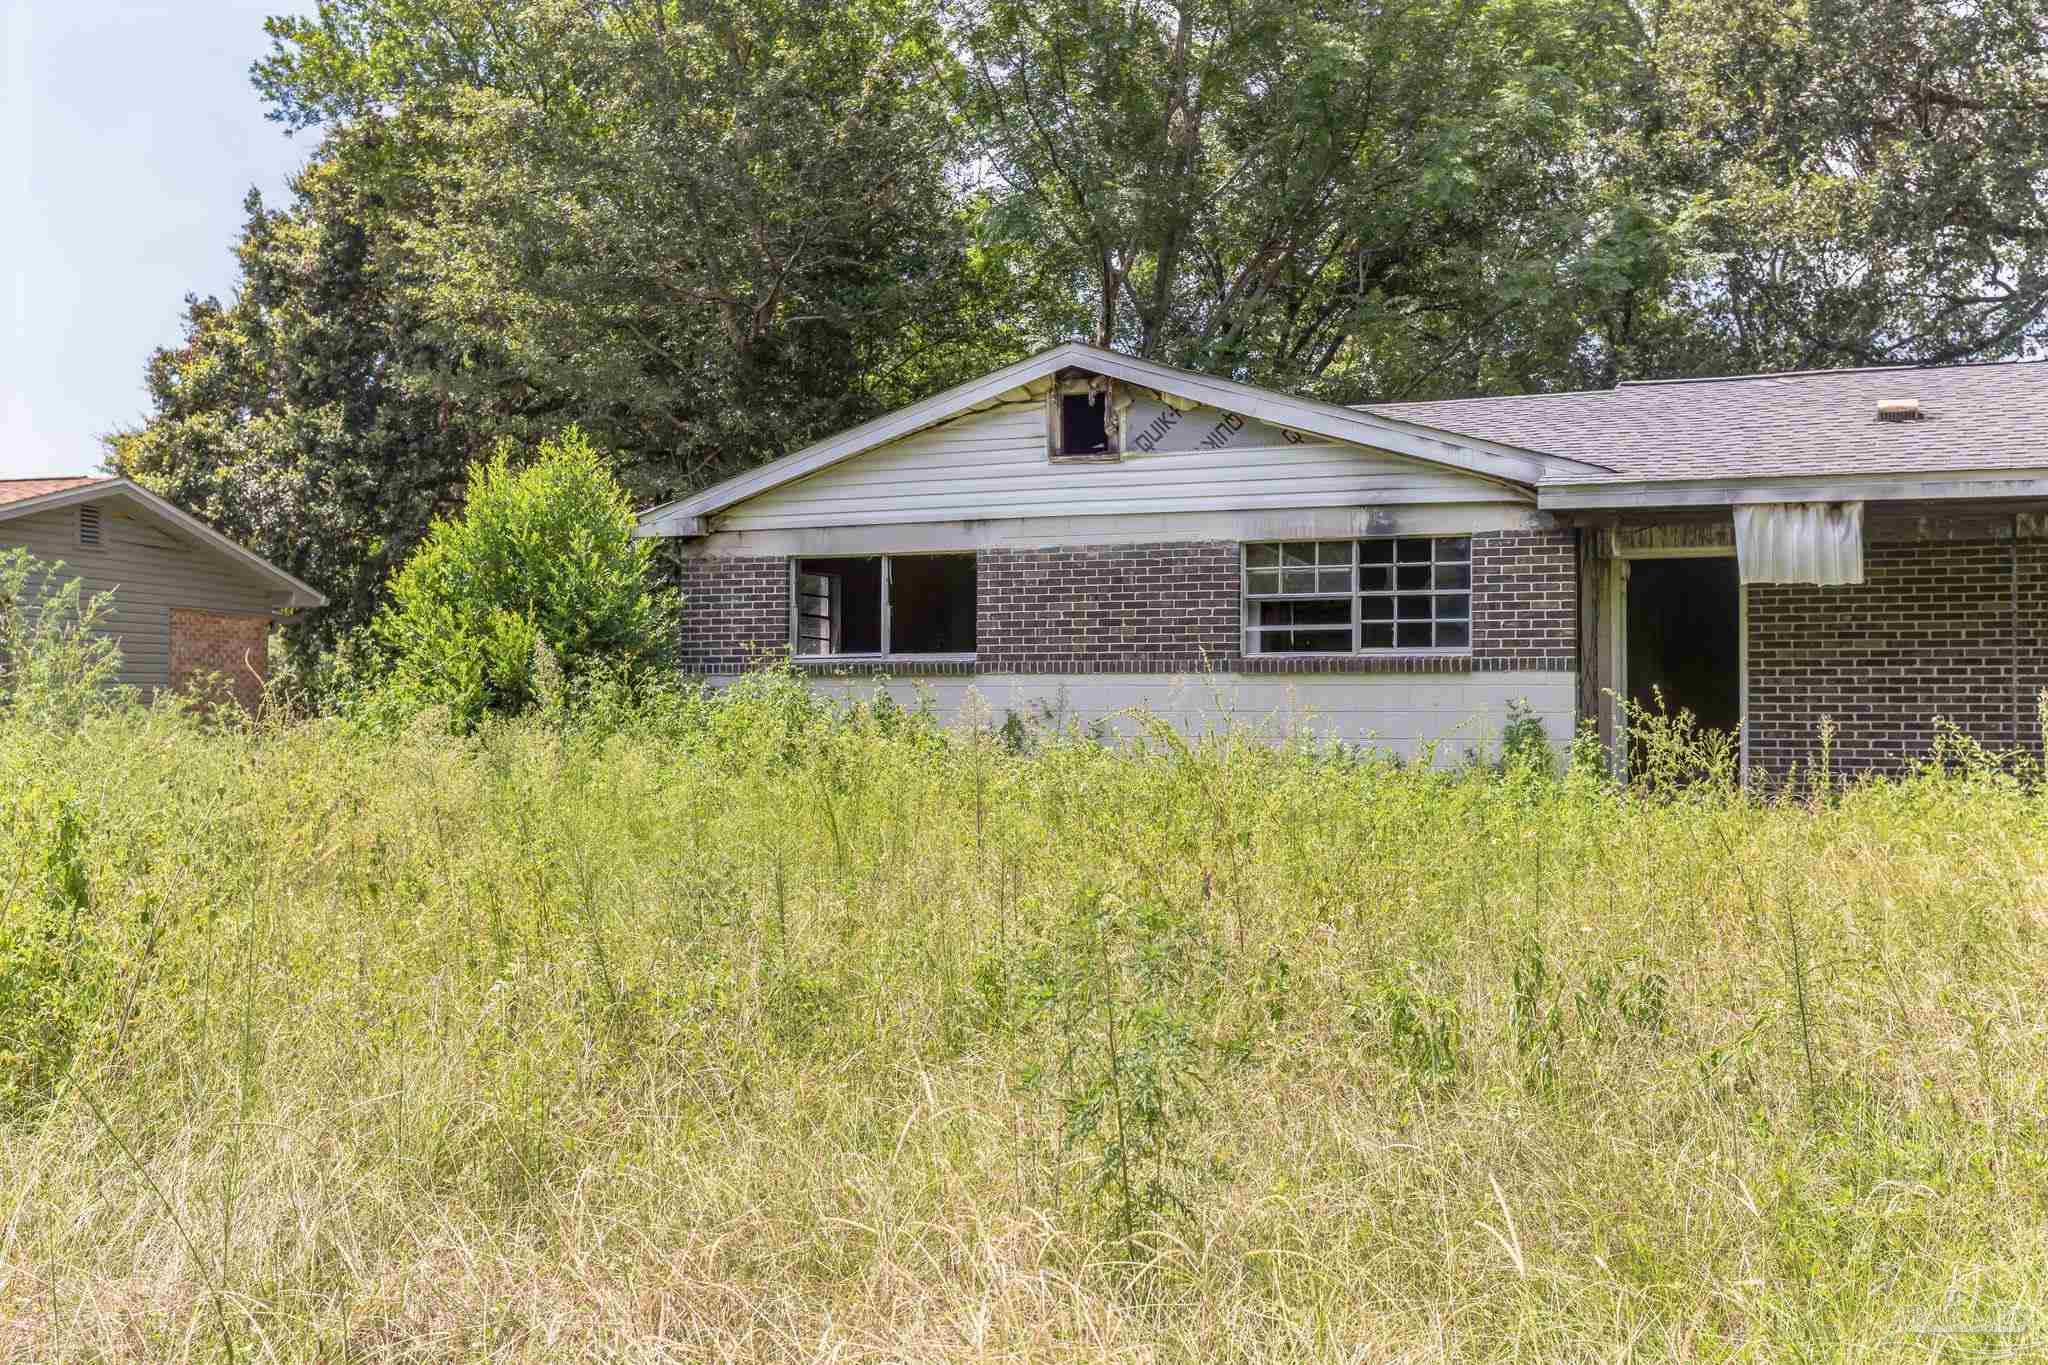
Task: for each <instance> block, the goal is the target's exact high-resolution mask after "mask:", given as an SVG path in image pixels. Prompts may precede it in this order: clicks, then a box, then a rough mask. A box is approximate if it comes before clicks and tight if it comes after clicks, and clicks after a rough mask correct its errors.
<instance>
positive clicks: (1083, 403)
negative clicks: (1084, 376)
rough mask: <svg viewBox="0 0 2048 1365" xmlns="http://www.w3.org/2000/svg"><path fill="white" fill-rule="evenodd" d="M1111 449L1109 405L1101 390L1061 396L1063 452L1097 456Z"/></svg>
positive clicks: (1064, 453) (1061, 447) (1061, 441)
mask: <svg viewBox="0 0 2048 1365" xmlns="http://www.w3.org/2000/svg"><path fill="white" fill-rule="evenodd" d="M1108 449H1109V404H1108V403H1106V402H1104V401H1103V395H1102V394H1100V393H1070V394H1066V395H1064V396H1062V397H1061V399H1060V454H1062V455H1096V454H1100V453H1102V452H1103V451H1106V450H1108Z"/></svg>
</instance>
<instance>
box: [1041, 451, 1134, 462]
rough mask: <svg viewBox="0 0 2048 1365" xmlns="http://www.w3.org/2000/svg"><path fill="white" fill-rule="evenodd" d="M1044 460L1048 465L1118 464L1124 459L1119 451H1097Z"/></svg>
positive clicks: (1048, 457) (1055, 456)
mask: <svg viewBox="0 0 2048 1365" xmlns="http://www.w3.org/2000/svg"><path fill="white" fill-rule="evenodd" d="M1045 458H1046V462H1047V463H1048V464H1119V463H1121V462H1122V461H1123V458H1124V457H1123V455H1122V453H1121V452H1119V451H1114V450H1097V451H1091V452H1090V453H1088V454H1086V455H1048V456H1046V457H1045Z"/></svg>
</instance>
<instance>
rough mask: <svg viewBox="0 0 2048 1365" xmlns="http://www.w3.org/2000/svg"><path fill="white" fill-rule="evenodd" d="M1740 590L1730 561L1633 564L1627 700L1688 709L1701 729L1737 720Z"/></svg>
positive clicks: (1726, 726) (1732, 726)
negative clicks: (1658, 700)
mask: <svg viewBox="0 0 2048 1365" xmlns="http://www.w3.org/2000/svg"><path fill="white" fill-rule="evenodd" d="M1741 632H1742V589H1741V583H1740V579H1739V578H1738V577H1737V575H1736V568H1735V560H1734V559H1733V558H1731V557H1726V556H1715V557H1709V558H1696V559H1638V560H1635V561H1634V562H1632V563H1631V564H1630V565H1629V571H1628V698H1629V700H1630V701H1631V702H1633V703H1635V704H1636V705H1637V706H1640V707H1643V708H1644V709H1646V710H1649V711H1653V712H1654V711H1655V710H1656V709H1657V698H1658V697H1660V696H1661V697H1662V698H1663V703H1664V709H1665V710H1666V711H1667V712H1669V713H1670V714H1671V715H1673V716H1676V715H1677V714H1678V713H1679V712H1680V711H1690V712H1692V713H1693V715H1694V716H1695V717H1697V718H1698V720H1699V723H1700V726H1701V728H1703V729H1715V730H1725V731H1727V732H1728V733H1729V734H1730V735H1734V733H1735V730H1736V727H1737V726H1739V725H1740V724H1741V723H1742V638H1741Z"/></svg>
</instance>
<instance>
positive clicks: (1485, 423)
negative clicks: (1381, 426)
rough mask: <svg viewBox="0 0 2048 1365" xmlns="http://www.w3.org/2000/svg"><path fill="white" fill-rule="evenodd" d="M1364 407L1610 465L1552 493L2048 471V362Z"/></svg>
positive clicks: (1800, 374)
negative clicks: (1896, 409)
mask: <svg viewBox="0 0 2048 1365" xmlns="http://www.w3.org/2000/svg"><path fill="white" fill-rule="evenodd" d="M1900 398H1914V399H1918V400H1919V401H1920V409H1921V412H1922V414H1923V417H1922V420H1919V421H1903V422H1883V421H1879V420H1878V416H1877V405H1878V403H1879V402H1880V401H1883V400H1887V399H1900ZM1363 410H1365V411H1369V412H1374V413H1378V414H1380V415H1382V416H1386V417H1394V418H1398V419H1401V420H1405V421H1411V422H1418V423H1422V424H1424V425H1427V426H1434V427H1441V428H1443V429H1444V430H1447V431H1458V432H1467V433H1470V434H1472V435H1474V436H1480V437H1484V438H1486V439H1488V440H1493V441H1501V442H1506V443H1510V444H1514V445H1519V446H1525V447H1527V448H1529V449H1531V450H1541V451H1547V452H1549V453H1552V454H1555V455H1560V456H1565V457H1568V458H1573V459H1577V460H1580V461H1582V462H1591V461H1595V460H1597V461H1598V463H1599V464H1601V465H1604V466H1606V467H1607V468H1606V470H1604V471H1600V470H1586V469H1573V470H1568V471H1565V470H1561V471H1559V472H1556V473H1553V474H1550V475H1548V476H1547V477H1546V478H1545V479H1544V481H1543V489H1544V491H1545V492H1546V493H1554V492H1561V491H1562V490H1563V489H1565V488H1567V487H1586V486H1589V485H1618V484H1662V483H1674V482H1690V481H1734V480H1741V481H1748V480H1756V479H1780V480H1783V479H1806V480H1812V479H1837V480H1839V479H1848V480H1874V479H1898V478H1900V477H1902V476H1914V475H1957V474H1962V475H1971V474H1989V473H2005V472H2012V471H2036V470H2044V469H2048V434H2044V433H2048V364H2044V363H2041V362H2037V361H2028V362H2009V363H2001V364H1986V365H1953V366H1939V367H1934V366H1928V367H1921V366H1887V367H1884V368H1880V369H1863V370H1803V371H1794V372H1790V373H1784V374H1764V375H1754V376H1749V377H1744V378H1733V379H1694V380H1665V381H1651V382H1642V383H1625V384H1622V385H1620V386H1619V387H1617V388H1614V389H1608V390H1597V391H1591V392H1584V393H1564V394H1546V395H1535V396H1529V397H1518V398H1465V399H1452V400H1449V401H1445V402H1433V403H1372V404H1367V405H1365V407H1364V409H1363ZM1616 491H1618V490H1616ZM1543 501H1544V504H1545V505H1552V504H1553V503H1561V502H1562V499H1561V498H1556V497H1546V498H1545V499H1544V500H1543Z"/></svg>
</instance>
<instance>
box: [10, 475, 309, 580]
mask: <svg viewBox="0 0 2048 1365" xmlns="http://www.w3.org/2000/svg"><path fill="white" fill-rule="evenodd" d="M109 497H124V498H127V499H129V500H130V501H131V502H135V503H139V504H141V506H142V507H143V509H144V510H145V511H148V512H151V513H154V514H155V515H156V516H158V517H160V518H161V519H163V520H164V521H167V522H169V523H171V525H173V526H175V527H177V528H178V529H179V530H181V531H184V532H186V533H187V534H189V535H191V536H193V537H195V538H196V539H198V540H199V541H200V542H201V543H202V544H204V545H206V546H207V547H208V548H209V549H214V550H218V551H220V552H221V553H222V554H224V555H226V556H228V557H229V558H230V559H233V560H236V561H237V562H239V563H241V564H243V565H246V566H247V567H248V568H250V569H253V570H254V571H255V572H256V573H258V574H259V575H261V576H262V577H264V578H267V579H269V580H270V581H271V582H273V583H276V584H278V585H279V586H280V587H283V588H285V589H286V590H287V591H288V592H290V593H291V598H292V601H291V605H293V606H295V607H324V606H326V605H327V598H326V597H325V596H324V595H322V594H321V593H318V592H316V591H314V590H313V589H312V588H311V587H309V586H308V585H307V584H305V583H303V582H301V581H300V580H298V579H297V578H295V577H293V576H292V575H291V574H288V573H286V572H285V571H284V570H283V569H280V568H278V567H277V566H276V565H275V564H272V563H271V562H270V561H269V560H267V559H265V558H264V557H263V556H262V555H259V554H257V553H255V552H254V551H253V550H247V549H244V548H243V547H242V546H240V545H237V544H235V542H234V541H232V540H229V539H228V538H227V537H226V536H224V535H222V534H221V533H220V532H218V531H216V530H214V529H213V528H212V527H211V526H208V525H207V524H206V523H205V522H203V521H201V520H200V519H199V518H197V517H195V516H193V515H192V514H191V513H190V512H187V511H186V510H185V509H184V508H182V507H179V506H178V505H177V504H176V503H174V502H171V501H169V500H167V499H165V498H163V497H160V496H158V495H157V494H155V493H152V492H150V491H149V490H148V489H147V488H144V487H143V486H142V485H141V484H139V483H136V482H135V481H134V480H133V479H102V480H100V481H98V482H96V483H86V484H80V485H78V487H76V488H61V489H59V490H57V491H56V492H54V493H45V494H43V495H42V496H41V497H39V498H23V499H22V500H21V501H20V502H10V503H6V504H4V505H0V521H12V520H14V519H15V518H17V517H25V516H33V515H35V514H36V513H38V512H48V511H53V510H55V509H57V508H62V507H69V506H71V505H72V504H74V503H81V502H99V501H101V500H102V499H105V498H109Z"/></svg>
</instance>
